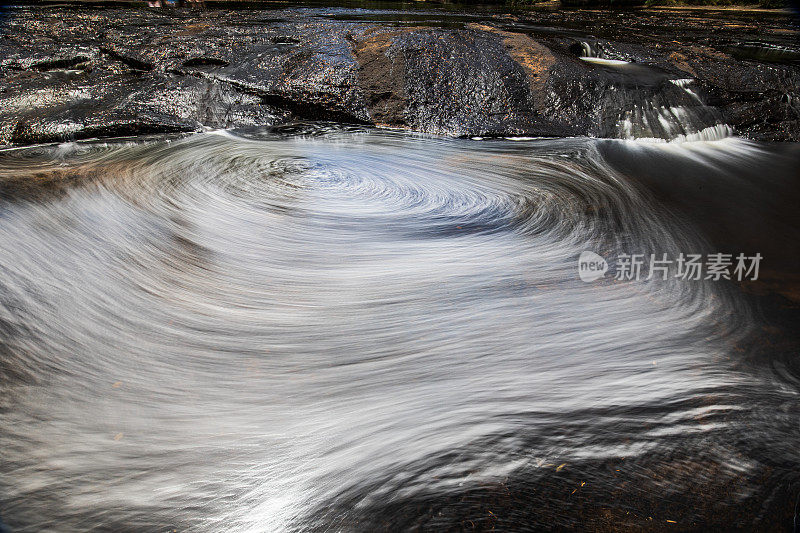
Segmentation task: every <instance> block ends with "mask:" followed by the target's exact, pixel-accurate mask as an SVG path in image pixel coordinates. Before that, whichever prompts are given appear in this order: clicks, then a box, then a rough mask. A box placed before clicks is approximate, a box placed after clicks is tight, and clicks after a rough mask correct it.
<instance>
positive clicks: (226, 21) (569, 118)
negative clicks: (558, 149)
mask: <svg viewBox="0 0 800 533" xmlns="http://www.w3.org/2000/svg"><path fill="white" fill-rule="evenodd" d="M610 16H611V15H608V17H610ZM664 16H672V17H678V15H664ZM441 17H442V19H441V20H438V21H437V20H434V21H430V20H421V21H420V23H419V24H417V25H414V26H408V25H406V26H404V25H402V24H397V23H394V22H383V21H377V20H374V19H377V18H381V17H373V20H370V17H368V16H359V17H355V16H353V17H350V18H349V19H348V17H347V16H338V15H337V16H331V14H330V13H329V12H328V11H326V10H324V9H320V10H281V11H254V10H247V11H235V12H233V11H192V10H185V11H182V10H141V9H103V10H89V9H81V8H63V7H48V8H31V7H24V8H15V9H11V10H9V11H8V14H7V18H6V21H5V26H6V27H5V35H4V36H3V38H2V39H0V71H2V81H0V117H2V127H0V143H2V144H30V143H40V142H53V141H62V140H68V139H79V138H88V137H107V136H118V135H136V134H145V133H158V132H181V131H198V130H201V129H203V128H228V127H244V126H258V125H277V124H283V123H287V122H291V121H297V120H332V121H337V122H346V123H354V124H375V125H383V126H390V127H401V128H408V129H412V130H415V131H421V132H428V133H435V134H444V135H456V136H508V135H525V136H570V135H592V136H599V137H659V138H665V139H670V138H676V137H680V136H685V135H691V134H694V133H697V132H699V131H701V130H703V129H704V128H714V127H717V128H719V127H721V125H723V124H727V125H729V126H730V127H732V128H734V129H736V130H738V132H739V133H741V134H745V135H750V136H752V137H756V138H759V139H775V140H793V141H797V140H800V122H799V119H800V103H798V102H800V100H798V87H800V75H799V74H798V72H800V67H799V66H798V65H797V63H796V58H795V56H794V55H793V53H792V50H789V48H787V46H783V47H779V48H775V47H773V48H769V50H773V49H777V50H779V51H780V52H781V53H771V54H767V53H764V54H753V53H750V54H749V55H747V57H746V58H743V57H742V54H741V53H739V52H738V49H737V48H736V47H732V45H731V44H730V42H731V40H732V37H730V36H724V35H723V36H722V37H715V39H718V41H719V42H713V41H712V40H711V37H710V32H708V30H706V33H707V34H708V35H709V36H708V37H707V38H705V39H697V38H696V36H692V40H690V41H687V42H689V43H690V44H682V43H681V42H679V41H677V40H674V39H673V40H672V41H667V40H666V39H662V38H660V37H659V36H658V35H657V34H653V35H651V36H650V37H649V38H647V39H641V37H639V38H638V39H637V42H631V40H633V39H632V37H630V36H632V35H634V34H635V33H634V32H633V31H632V29H637V28H636V25H637V24H638V25H643V24H645V25H646V24H651V22H652V21H650V20H649V19H648V18H647V17H646V16H644V15H642V16H641V17H639V18H637V16H636V15H630V16H628V18H627V19H626V20H624V21H619V20H616V21H615V22H617V23H619V24H618V25H617V26H609V27H592V26H590V25H589V24H588V23H589V21H594V19H589V18H584V19H581V18H580V17H587V15H582V14H580V13H578V14H575V13H566V14H563V13H562V14H552V13H551V14H531V15H529V18H528V19H517V18H515V17H511V16H508V17H501V18H498V17H494V18H490V19H489V21H488V22H478V21H479V20H480V19H478V18H473V19H468V20H462V19H454V20H453V21H452V22H449V21H445V19H446V17H447V15H445V14H441ZM537 17H538V18H539V19H541V20H535V19H536V18H537ZM559 17H560V18H559ZM383 18H386V17H383ZM399 18H400V17H399V16H398V19H399ZM597 18H602V17H598V16H597V15H595V19H597ZM443 22H448V23H447V24H444V23H443ZM534 22H536V23H539V24H540V25H536V24H534ZM673 22H676V24H678V26H679V27H682V28H683V27H684V26H685V27H686V28H689V29H692V28H693V27H694V26H692V24H696V23H694V22H692V21H690V20H688V19H687V20H678V21H673ZM581 24H583V26H584V27H581V28H580V29H575V28H574V26H581ZM562 25H563V26H562ZM626 25H627V26H626ZM681 25H683V26H681ZM566 26H572V28H567V27H566ZM777 26H778V28H777V30H785V28H783V27H780V24H777ZM648 27H650V26H648ZM638 29H640V28H638ZM626 30H627V31H626ZM662 31H664V30H662ZM686 31H688V30H686ZM693 31H696V32H700V31H701V30H700V29H695V30H693ZM742 31H744V32H745V34H746V33H747V32H748V31H752V28H751V29H749V30H748V29H747V28H745V30H740V31H739V33H742ZM600 32H602V33H603V34H604V35H603V36H602V37H598V36H597V35H596V33H600ZM784 33H785V31H784ZM745 34H742V35H741V36H740V38H742V39H744V38H745V37H747V35H745ZM629 35H630V36H629ZM737 35H738V34H737ZM776 35H777V36H780V35H783V34H782V33H781V32H779V31H776ZM776 38H777V37H776ZM700 41H703V42H700ZM747 42H748V43H749V42H750V41H747ZM748 46H749V48H748V47H744V48H743V49H744V50H745V51H751V49H753V46H754V45H752V44H748ZM787 50H788V51H787ZM581 56H583V57H581ZM726 127H727V126H726Z"/></svg>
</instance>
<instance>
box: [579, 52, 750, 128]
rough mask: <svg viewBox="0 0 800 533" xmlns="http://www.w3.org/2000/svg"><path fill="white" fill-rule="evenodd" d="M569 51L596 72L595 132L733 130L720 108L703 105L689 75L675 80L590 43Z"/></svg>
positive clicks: (656, 69) (668, 75)
mask: <svg viewBox="0 0 800 533" xmlns="http://www.w3.org/2000/svg"><path fill="white" fill-rule="evenodd" d="M569 49H570V52H572V53H573V54H575V55H576V56H578V57H579V58H580V59H581V60H582V61H584V62H586V63H589V64H590V65H591V68H595V69H601V70H602V79H603V81H604V82H605V83H603V84H602V85H600V86H599V88H598V92H599V95H598V100H599V102H598V115H599V116H598V122H599V124H598V128H597V130H596V132H595V134H596V135H597V136H599V137H611V138H621V139H631V140H640V141H659V142H663V141H675V142H685V141H694V140H703V141H709V140H717V139H723V138H725V137H729V136H731V135H732V134H733V133H734V132H733V128H731V127H730V126H728V125H727V124H725V121H724V118H723V116H722V113H721V112H720V110H719V109H717V108H716V107H714V106H709V105H707V104H706V102H705V100H704V98H703V94H702V90H701V88H700V87H699V86H698V85H697V82H696V80H695V79H694V78H676V77H675V76H674V75H673V74H671V73H669V72H667V71H665V70H663V69H661V68H659V67H656V66H653V65H648V64H645V63H637V62H635V61H632V60H631V58H630V57H628V56H626V55H625V54H623V53H621V52H617V51H615V50H613V48H609V46H606V45H604V44H602V43H600V42H596V41H595V42H592V41H576V42H575V43H573V44H572V45H571V46H570V48H569Z"/></svg>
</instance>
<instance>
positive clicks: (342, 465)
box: [0, 127, 800, 532]
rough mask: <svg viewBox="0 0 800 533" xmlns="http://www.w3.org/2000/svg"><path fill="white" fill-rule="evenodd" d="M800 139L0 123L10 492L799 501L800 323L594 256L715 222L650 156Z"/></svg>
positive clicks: (407, 516)
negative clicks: (788, 331) (84, 133)
mask: <svg viewBox="0 0 800 533" xmlns="http://www.w3.org/2000/svg"><path fill="white" fill-rule="evenodd" d="M782 150H783V149H782V148H780V147H759V146H757V145H755V144H752V143H748V142H746V141H742V140H737V139H726V140H723V141H717V142H713V143H687V144H685V145H681V144H678V145H676V144H672V145H663V146H662V145H648V146H644V145H638V144H635V143H630V142H625V141H594V140H589V139H566V140H532V141H524V142H512V141H484V142H476V141H467V140H454V139H440V138H431V137H424V136H414V135H407V134H395V133H388V132H375V131H362V130H345V129H335V130H328V129H324V128H323V129H319V128H314V127H306V128H303V127H301V128H299V129H296V130H291V131H287V130H280V131H278V130H272V131H253V132H241V133H239V134H235V133H230V132H215V133H209V134H203V135H196V136H191V137H187V138H175V139H171V140H169V139H160V140H159V139H153V140H143V141H137V142H127V143H126V142H121V141H120V142H110V143H80V144H74V143H73V144H68V145H61V146H53V147H38V148H27V149H17V150H6V151H2V152H0V169H1V170H2V175H3V176H4V179H3V182H2V185H0V186H2V193H3V197H4V198H5V200H3V201H2V203H1V204H0V242H2V244H3V246H2V248H0V272H2V274H1V275H0V335H2V339H3V342H2V345H0V350H2V352H0V353H1V354H2V362H1V363H0V364H1V365H2V367H1V368H2V378H1V379H0V389H2V390H0V397H2V400H0V402H2V403H0V408H1V409H2V419H0V448H2V450H3V457H2V460H1V461H0V469H1V470H2V477H1V478H0V479H2V481H0V488H1V490H2V492H0V502H2V507H0V510H2V513H3V516H4V519H5V521H6V522H8V523H9V524H10V525H11V526H13V527H14V528H15V529H17V530H19V531H40V530H44V529H51V530H59V531H83V530H87V529H92V528H99V529H103V530H114V531H121V530H133V531H136V530H148V531H162V530H167V529H169V528H177V529H178V530H189V531H254V532H255V531H286V530H290V531H301V530H304V531H307V530H312V531H316V530H331V531H339V530H345V531H352V530H358V531H375V530H382V529H389V530H395V529H398V528H412V527H421V528H423V529H429V530H442V529H451V528H455V529H458V528H462V527H464V528H470V527H471V526H472V527H474V528H475V529H481V528H482V529H487V530H488V529H491V528H492V527H496V528H497V529H509V528H510V529H516V530H520V529H525V528H528V529H536V528H542V527H545V528H552V527H571V528H578V529H582V528H585V529H603V528H617V529H648V528H649V529H653V530H660V529H662V528H664V527H666V526H669V525H670V524H673V525H675V526H676V527H678V528H680V529H684V530H686V529H698V528H700V529H702V528H703V527H715V528H727V527H730V524H736V525H735V526H733V527H745V528H747V527H758V528H770V527H780V528H784V529H785V528H788V527H790V523H791V519H792V516H793V508H792V507H793V505H794V498H796V496H797V493H798V490H800V474H798V472H797V470H796V466H797V464H798V460H800V455H798V452H797V449H798V447H797V445H798V443H799V442H798V432H797V427H798V414H800V407H798V405H800V404H799V403H798V390H800V387H799V386H798V383H799V382H798V375H800V372H798V370H797V366H796V363H795V362H794V354H795V353H796V351H794V349H795V346H796V345H795V344H794V343H793V341H791V340H786V339H783V340H777V339H778V338H779V337H780V335H778V334H777V333H775V334H774V335H768V336H766V337H765V333H764V332H765V331H767V332H774V331H775V330H776V326H774V325H770V324H767V323H766V322H767V319H766V318H765V317H764V316H763V313H762V310H761V309H760V307H759V306H758V305H755V304H754V302H753V300H752V298H750V297H748V296H746V295H744V294H743V293H742V292H741V291H740V290H739V289H738V288H737V287H735V286H733V285H731V284H725V283H721V282H711V281H708V282H703V281H701V282H693V283H690V282H684V281H660V280H650V281H646V280H642V281H638V282H615V281H613V279H612V278H611V276H610V275H609V276H607V277H606V278H604V279H603V280H598V281H596V282H593V283H584V282H582V281H580V279H579V278H578V275H577V265H576V260H577V257H578V255H579V254H580V253H581V252H582V251H584V250H592V251H595V252H598V253H600V254H602V255H604V256H606V257H614V256H616V255H618V254H620V253H647V254H650V253H668V254H669V255H670V256H672V257H674V256H677V255H678V253H680V252H699V251H709V250H710V251H715V250H714V249H713V246H714V243H713V242H712V241H711V240H709V237H708V234H707V232H706V230H705V229H704V228H703V227H702V224H700V223H699V222H698V221H697V220H693V219H692V218H691V217H688V216H685V213H683V212H682V211H681V209H682V208H686V206H687V205H691V201H690V199H686V198H685V197H684V198H683V199H684V200H685V202H684V203H683V204H680V205H676V202H668V201H666V200H665V199H664V198H663V194H661V193H659V192H658V190H657V189H658V186H656V185H654V183H653V182H654V181H658V180H661V181H660V182H659V184H658V185H660V186H662V187H663V186H665V180H668V179H669V178H668V177H663V178H662V177H660V175H654V176H650V175H648V176H643V175H639V176H636V175H634V174H635V172H636V164H639V163H641V161H648V160H651V161H654V162H658V161H664V158H667V159H668V160H669V161H672V162H673V163H672V165H673V171H674V173H675V174H676V175H680V173H681V167H680V165H681V164H682V163H681V162H682V161H685V164H686V168H687V169H689V168H691V169H693V170H692V172H695V173H696V174H697V175H698V179H704V180H707V182H708V183H713V182H715V180H716V183H718V184H723V183H724V179H727V174H726V173H727V172H728V169H727V168H725V167H724V165H721V164H720V161H721V160H725V158H727V157H730V158H732V160H735V159H736V157H740V158H741V157H745V158H746V159H747V160H749V161H755V163H753V164H754V165H760V167H761V168H762V169H764V168H767V169H769V168H772V169H773V173H772V176H773V177H772V178H771V179H772V180H775V181H780V180H783V181H784V182H789V181H790V180H791V179H792V176H780V175H777V176H776V174H775V171H774V169H785V168H788V163H787V161H789V159H787V158H789V157H790V156H791V155H792V154H788V155H787V153H786V152H785V150H783V151H782ZM665 154H666V155H665ZM726 154H730V156H728V155H726ZM742 154H745V155H744V156H743V155H742ZM795 155H796V154H795ZM670 158H671V159H670ZM615 159H619V160H621V161H628V162H632V163H630V164H629V167H626V168H622V165H620V164H619V163H618V162H614V161H615ZM637 162H638V163H637ZM770 165H771V166H770ZM698 169H699V170H698ZM781 172H784V170H781ZM720 180H723V181H720ZM666 188H667V189H669V187H666ZM654 191H655V192H654ZM685 191H688V192H687V194H689V193H691V187H690V186H687V187H685ZM676 194H679V193H676ZM740 200H741V201H742V202H747V201H748V198H742V199H740ZM791 236H792V237H794V234H792V235H791ZM795 242H796V241H795ZM743 251H748V252H749V251H750V250H743ZM766 260H768V258H767V259H766ZM793 325H795V324H793ZM765 338H768V339H769V341H768V342H769V344H768V343H767V342H765V341H764V339H765ZM673 522H674V523H673ZM470 524H471V526H470Z"/></svg>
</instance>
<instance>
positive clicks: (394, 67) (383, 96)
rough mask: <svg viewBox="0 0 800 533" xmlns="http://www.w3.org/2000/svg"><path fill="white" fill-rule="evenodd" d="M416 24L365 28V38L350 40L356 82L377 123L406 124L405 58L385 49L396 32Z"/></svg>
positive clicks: (392, 40)
mask: <svg viewBox="0 0 800 533" xmlns="http://www.w3.org/2000/svg"><path fill="white" fill-rule="evenodd" d="M418 29H419V28H416V27H413V28H406V29H403V30H398V31H389V32H381V31H379V28H376V27H373V28H368V29H367V30H366V31H365V32H364V35H365V36H368V38H367V39H365V40H362V41H355V40H353V41H352V42H353V53H354V55H355V57H356V61H357V62H358V65H359V70H358V82H359V85H360V87H361V89H362V90H363V91H364V95H365V99H366V104H367V110H368V112H369V116H370V118H371V119H372V121H373V122H374V123H375V124H377V125H391V126H404V125H406V118H405V108H406V103H407V95H406V90H405V60H404V58H403V55H402V54H397V55H396V56H395V57H390V55H389V54H388V53H387V52H389V49H390V48H391V46H392V44H393V43H394V40H395V38H396V37H397V36H398V35H402V34H404V33H410V32H412V31H414V30H418Z"/></svg>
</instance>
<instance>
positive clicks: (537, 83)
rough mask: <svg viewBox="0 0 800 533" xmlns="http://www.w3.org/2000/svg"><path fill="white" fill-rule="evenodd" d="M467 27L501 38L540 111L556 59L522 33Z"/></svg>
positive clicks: (473, 26)
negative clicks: (523, 75)
mask: <svg viewBox="0 0 800 533" xmlns="http://www.w3.org/2000/svg"><path fill="white" fill-rule="evenodd" d="M469 27H470V28H472V29H475V30H480V31H485V32H489V33H494V34H496V35H499V36H500V37H502V38H503V44H504V45H505V47H506V49H507V50H508V55H509V56H511V59H513V60H514V61H516V62H517V63H518V64H519V65H520V66H521V67H522V68H523V70H525V74H526V75H527V77H528V81H529V83H530V89H531V96H532V97H533V101H534V102H535V103H536V107H537V109H542V108H543V107H544V104H545V96H546V92H545V85H546V83H547V78H548V77H549V75H550V72H551V69H552V67H553V65H555V63H556V58H555V57H554V56H553V54H552V53H551V52H550V50H548V48H547V47H546V46H544V45H542V44H540V43H537V42H536V41H534V40H533V39H531V38H530V37H529V36H527V35H525V34H522V33H513V32H509V31H503V30H500V29H498V28H494V27H492V26H487V25H484V24H469Z"/></svg>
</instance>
